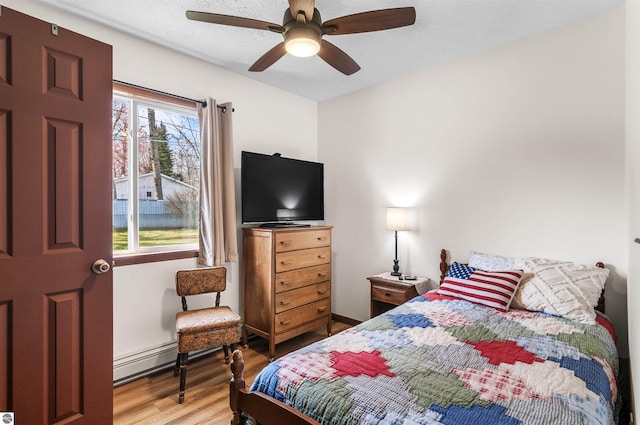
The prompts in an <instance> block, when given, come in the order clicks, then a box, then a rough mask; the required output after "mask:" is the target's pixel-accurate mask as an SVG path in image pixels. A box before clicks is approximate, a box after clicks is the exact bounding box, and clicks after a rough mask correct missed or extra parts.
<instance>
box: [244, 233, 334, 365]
mask: <svg viewBox="0 0 640 425" xmlns="http://www.w3.org/2000/svg"><path fill="white" fill-rule="evenodd" d="M331 229H332V228H331V227H329V226H312V227H290V228H286V227H285V228H262V227H252V228H244V229H243V248H242V252H243V256H242V293H243V304H242V316H243V321H244V326H243V335H242V339H243V342H244V344H245V345H246V344H247V334H248V333H249V332H251V333H254V334H256V335H258V336H260V337H262V338H265V339H267V340H269V358H270V360H273V358H274V356H275V346H276V344H278V343H280V342H282V341H286V340H288V339H290V338H293V337H295V336H297V335H300V334H302V333H305V332H308V331H310V330H314V329H316V328H319V327H321V326H326V328H327V333H328V334H330V333H331Z"/></svg>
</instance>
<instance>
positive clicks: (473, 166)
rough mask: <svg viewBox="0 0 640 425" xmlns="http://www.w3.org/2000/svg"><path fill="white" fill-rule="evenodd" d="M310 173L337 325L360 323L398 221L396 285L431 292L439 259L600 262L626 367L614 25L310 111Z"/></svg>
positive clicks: (556, 34) (514, 46)
mask: <svg viewBox="0 0 640 425" xmlns="http://www.w3.org/2000/svg"><path fill="white" fill-rule="evenodd" d="M319 159H320V160H321V161H325V163H326V165H325V167H326V168H325V173H326V181H325V186H326V193H327V195H326V196H327V199H326V215H325V219H326V221H327V223H329V224H331V225H333V226H335V229H334V239H333V241H334V259H335V262H334V265H335V267H334V283H335V285H334V288H335V289H334V293H333V294H334V305H333V310H334V312H335V313H337V314H340V315H344V316H349V317H353V318H356V319H360V320H364V319H366V318H368V316H369V286H368V281H367V280H366V279H365V278H366V276H368V275H371V274H374V273H379V272H383V271H388V270H390V269H391V266H392V259H393V243H394V242H393V233H392V232H390V231H386V230H385V223H384V214H385V207H387V206H408V207H411V208H412V210H411V211H412V213H413V215H414V217H413V228H412V230H411V231H409V232H400V234H399V259H400V267H401V271H404V272H409V273H413V274H419V275H426V276H429V277H431V278H432V279H438V278H439V269H438V262H439V251H440V249H441V248H447V249H450V250H451V253H452V254H453V256H454V258H455V259H458V260H467V258H468V251H469V250H470V249H475V250H481V251H485V252H489V253H495V254H502V255H507V256H542V257H549V258H557V259H567V260H573V261H577V262H580V263H586V264H594V263H595V262H596V261H598V260H601V261H603V262H605V263H606V264H607V266H608V267H609V268H610V269H611V271H612V277H611V278H610V280H609V284H608V288H607V292H606V297H607V301H608V312H609V313H610V315H611V316H612V318H613V320H614V321H615V325H616V328H617V331H618V333H619V334H620V340H621V341H620V350H621V353H622V354H624V353H626V350H627V348H626V346H627V343H626V332H627V329H626V321H627V318H626V261H625V248H626V247H625V243H624V240H625V224H624V223H625V198H624V177H625V175H624V11H623V10H622V9H618V10H615V11H613V12H611V13H608V14H606V15H601V16H599V17H595V18H592V19H589V20H586V21H583V22H579V23H577V24H573V25H571V26H567V27H563V28H560V29H556V30H552V31H549V32H546V33H543V34H541V35H537V36H533V37H531V38H527V39H523V40H520V41H517V42H514V43H511V44H509V45H506V46H503V47H500V48H497V49H495V50H492V51H490V52H487V53H484V54H480V55H477V56H474V57H470V58H466V59H462V60H459V61H456V62H453V63H449V64H446V65H442V66H439V67H437V68H433V69H428V70H425V71H423V72H418V73H415V74H412V75H407V76H405V77H403V78H399V79H396V80H394V81H391V82H388V83H386V84H382V85H378V86H375V87H373V88H370V89H366V90H363V91H360V92H357V93H353V94H350V95H345V96H343V97H340V98H336V99H333V100H329V101H326V102H322V103H321V104H320V106H319Z"/></svg>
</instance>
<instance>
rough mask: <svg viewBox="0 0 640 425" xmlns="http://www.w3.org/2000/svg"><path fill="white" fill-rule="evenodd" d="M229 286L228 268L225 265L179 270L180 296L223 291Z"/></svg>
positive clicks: (177, 273)
mask: <svg viewBox="0 0 640 425" xmlns="http://www.w3.org/2000/svg"><path fill="white" fill-rule="evenodd" d="M226 288H227V269H226V268H224V267H212V268H200V269H188V270H178V271H177V272H176V292H177V294H178V296H180V297H185V296H187V295H198V294H206V293H209V292H221V291H224V290H225V289H226Z"/></svg>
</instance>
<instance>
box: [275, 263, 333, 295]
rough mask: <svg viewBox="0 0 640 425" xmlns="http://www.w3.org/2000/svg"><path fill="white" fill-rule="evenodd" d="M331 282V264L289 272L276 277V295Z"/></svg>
mask: <svg viewBox="0 0 640 425" xmlns="http://www.w3.org/2000/svg"><path fill="white" fill-rule="evenodd" d="M328 280H331V264H322V265H320V266H313V267H307V268H304V269H298V270H291V271H289V272H282V273H278V274H277V275H276V283H275V287H276V288H275V289H276V293H280V292H283V291H290V290H292V289H296V288H301V287H303V286H308V285H311V284H314V283H320V282H325V281H328Z"/></svg>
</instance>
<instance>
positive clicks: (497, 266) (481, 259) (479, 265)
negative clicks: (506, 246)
mask: <svg viewBox="0 0 640 425" xmlns="http://www.w3.org/2000/svg"><path fill="white" fill-rule="evenodd" d="M515 261H516V259H515V258H509V257H501V256H500V255H491V254H485V253H482V252H477V251H470V253H469V267H473V268H474V269H480V270H486V271H488V272H501V271H504V270H513V269H517V268H518V267H514V266H513V265H514V263H515Z"/></svg>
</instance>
